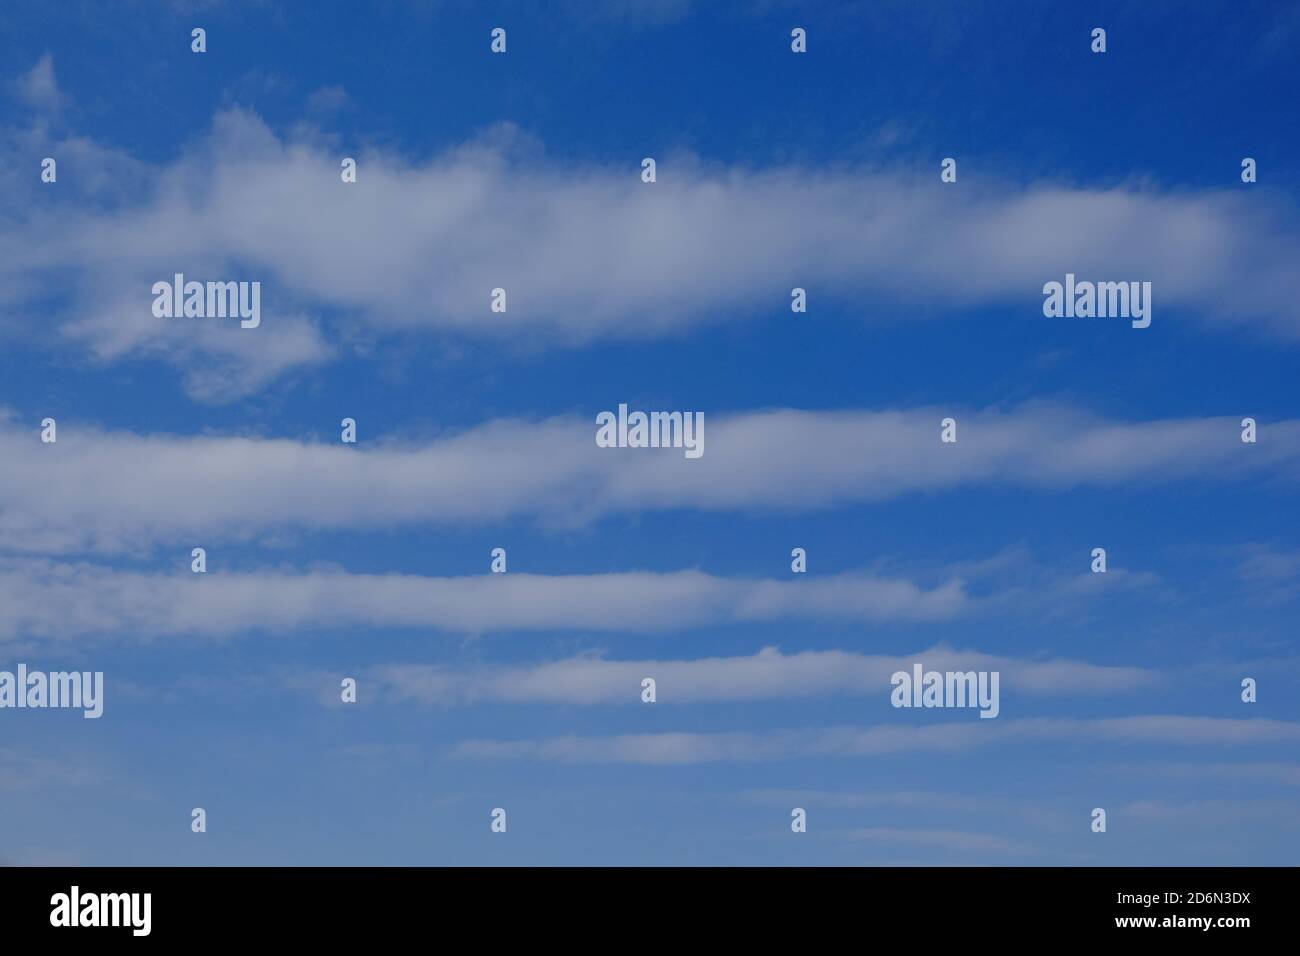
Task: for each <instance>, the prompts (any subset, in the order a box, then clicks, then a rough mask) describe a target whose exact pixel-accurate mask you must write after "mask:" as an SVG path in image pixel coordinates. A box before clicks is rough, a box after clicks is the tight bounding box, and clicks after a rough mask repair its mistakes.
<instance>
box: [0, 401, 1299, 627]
mask: <svg viewBox="0 0 1300 956" xmlns="http://www.w3.org/2000/svg"><path fill="white" fill-rule="evenodd" d="M946 414H953V415H956V416H957V418H958V420H959V428H960V433H959V441H958V443H957V444H955V445H952V444H941V443H940V442H939V420H940V418H941V417H942V416H944V415H946ZM37 421H39V419H38V420H37ZM37 421H33V422H30V423H24V424H22V425H20V424H19V423H18V422H17V421H16V420H14V419H13V418H12V416H11V417H10V418H9V419H8V420H4V419H3V418H0V440H2V441H3V444H4V447H5V449H6V461H5V467H4V469H3V470H0V547H7V548H11V549H14V548H19V549H29V550H40V551H63V550H72V549H78V548H94V549H114V548H124V547H133V546H143V545H151V544H155V543H157V542H159V541H166V542H168V543H169V545H170V546H172V547H176V546H177V542H181V543H184V546H185V548H186V549H188V548H189V547H192V546H194V545H198V544H203V545H205V546H206V545H207V544H210V543H211V542H213V541H216V540H221V539H229V538H237V537H247V536H250V535H257V534H262V533H266V532H270V531H276V530H285V529H289V530H292V529H306V530H320V529H333V528H350V529H358V528H364V529H375V528H385V527H395V526H400V525H410V524H418V523H428V522H457V523H473V522H484V521H495V520H500V519H505V518H509V517H512V516H536V517H539V518H542V519H544V520H546V521H548V522H577V521H586V520H591V519H594V518H596V517H599V516H602V515H608V514H618V513H629V512H634V513H635V512H646V511H659V510H665V509H679V508H686V509H702V510H717V511H776V512H782V513H786V512H800V511H809V510H817V509H825V508H832V507H837V506H842V505H851V504H855V503H861V502H873V501H882V500H887V499H891V498H895V497H898V496H900V495H904V494H909V493H915V492H925V491H940V490H950V489H955V488H960V487H967V486H980V485H993V486H1002V487H1005V486H1008V485H1009V486H1012V487H1020V488H1028V489H1057V490H1059V489H1069V488H1075V487H1081V486H1083V487H1087V486H1092V487H1103V488H1114V487H1116V486H1122V485H1124V484H1126V483H1130V482H1131V483H1142V484H1143V485H1144V486H1147V487H1150V486H1152V485H1156V486H1158V485H1161V484H1165V483H1169V482H1175V481H1234V480H1240V479H1250V478H1260V477H1264V478H1266V479H1267V480H1286V481H1294V478H1295V477H1296V475H1297V465H1298V464H1300V421H1294V420H1289V421H1284V422H1265V423H1263V424H1262V426H1261V428H1262V431H1261V436H1262V437H1261V440H1260V443H1259V444H1258V445H1243V444H1242V443H1241V441H1240V438H1239V428H1238V426H1237V422H1236V419H1235V418H1201V419H1167V420H1156V421H1147V422H1132V423H1129V422H1115V421H1107V420H1104V419H1098V418H1095V417H1092V416H1089V415H1086V414H1084V413H1081V412H1079V411H1077V410H1072V409H1068V408H1060V407H1052V406H1043V405H1028V406H1022V407H1020V408H1016V409H1012V410H1009V411H1002V410H996V409H988V410H984V411H968V412H963V411H961V410H958V409H951V408H931V409H913V410H906V411H880V412H873V411H829V412H804V411H793V410H774V411H761V412H749V413H741V414H732V415H719V416H716V417H715V416H706V426H707V427H706V429H705V437H706V441H705V454H704V457H702V458H699V459H694V460H688V459H685V458H684V457H683V456H682V454H681V452H680V450H674V449H609V448H598V447H596V445H595V425H594V414H593V416H592V417H590V418H579V417H569V418H553V419H547V420H545V421H541V422H526V421H521V420H515V419H500V420H495V421H491V422H488V423H486V424H484V425H481V426H478V427H476V428H473V429H470V430H468V431H465V432H462V433H460V434H456V435H452V436H449V437H445V438H441V439H438V440H435V441H431V442H424V443H414V442H402V441H399V440H396V439H393V440H383V439H378V440H371V441H367V442H366V443H364V444H362V445H358V446H355V447H351V446H344V445H342V444H341V443H329V444H326V443H316V442H301V441H293V440H289V439H258V438H241V437H219V436H202V437H188V436H187V437H180V436H172V435H138V434H132V433H127V432H103V431H99V430H97V429H94V428H87V427H81V426H79V425H78V423H76V422H75V421H69V420H64V421H61V422H60V424H59V440H58V443H57V444H42V443H41V442H40V441H39V437H38V432H39V428H38V427H37ZM189 542H193V544H190V543H189ZM763 599H764V598H763V595H762V594H756V595H755V596H754V598H753V600H754V601H755V603H756V604H757V605H759V606H761V604H762V602H763Z"/></svg>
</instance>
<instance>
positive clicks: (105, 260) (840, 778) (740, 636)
mask: <svg viewBox="0 0 1300 956" xmlns="http://www.w3.org/2000/svg"><path fill="white" fill-rule="evenodd" d="M322 6H324V7H325V9H323V10H319V11H313V12H312V13H311V14H310V15H307V14H306V13H305V12H304V10H305V8H303V7H299V6H296V5H291V4H274V3H210V4H207V3H193V4H181V3H176V4H167V3H159V2H137V3H131V4H125V5H117V6H115V8H114V9H113V10H112V11H111V12H110V11H109V10H108V9H107V7H106V6H103V5H99V4H92V3H66V4H59V5H57V6H56V8H55V9H53V10H51V9H50V8H49V5H45V4H37V3H25V2H17V3H13V4H10V5H9V6H8V8H7V9H6V12H5V14H4V19H3V29H0V52H2V53H3V54H4V55H3V62H4V63H5V64H7V66H6V71H7V72H6V75H5V76H3V77H0V94H2V95H3V97H4V99H3V103H4V106H3V113H0V187H2V188H0V223H2V224H3V229H2V230H0V270H3V273H4V275H3V281H2V282H0V409H2V410H3V417H0V438H3V442H2V444H0V447H3V448H4V450H5V454H4V459H3V464H2V465H0V670H3V669H6V668H9V669H12V666H16V665H17V663H19V662H25V663H26V664H27V665H28V666H29V667H30V668H34V669H35V668H39V669H44V670H60V669H66V668H74V667H75V668H78V669H85V670H100V671H103V672H104V674H105V683H106V702H105V713H104V716H103V718H101V719H100V720H97V721H91V720H83V719H82V718H81V716H80V714H78V713H76V712H70V711H53V710H46V711H16V710H4V711H0V811H2V812H0V860H4V861H5V862H9V863H17V864H23V863H59V862H67V863H86V864H118V863H121V864H153V863H157V864H180V865H214V864H215V865H221V864H236V863H267V864H277V863H307V864H350V863H354V864H364V863H375V864H408V865H409V864H439V863H455V864H510V863H514V864H556V863H558V864H587V863H601V864H637V863H648V864H773V863H816V864H1047V865H1054V864H1083V865H1092V864H1121V865H1126V864H1177V865H1190V864H1225V865H1226V864H1254V863H1260V864H1289V863H1292V862H1294V860H1295V859H1296V854H1297V849H1300V828H1298V827H1297V823H1298V821H1300V813H1298V811H1300V802H1298V801H1297V795H1298V788H1300V764H1297V754H1298V752H1300V705H1297V703H1296V687H1297V677H1300V666H1298V665H1300V659H1298V658H1297V653H1296V646H1295V623H1294V622H1295V617H1296V610H1297V601H1298V600H1300V535H1298V534H1297V531H1298V528H1297V520H1296V514H1297V510H1296V505H1297V491H1298V490H1300V489H1298V488H1297V481H1296V479H1297V477H1298V476H1300V413H1298V412H1297V410H1296V402H1295V396H1296V388H1295V382H1296V369H1297V364H1296V363H1297V355H1298V354H1300V352H1298V350H1300V321H1298V320H1297V318H1296V314H1295V308H1294V288H1293V286H1292V280H1293V277H1294V274H1295V267H1294V263H1295V262H1296V255H1297V253H1298V252H1300V228H1298V227H1297V217H1296V196H1295V191H1294V188H1293V186H1292V185H1291V184H1292V183H1293V182H1294V181H1295V177H1296V174H1297V172H1300V170H1297V159H1296V157H1297V155H1298V150H1297V146H1298V145H1300V143H1297V134H1296V124H1295V110H1294V105H1293V103H1292V102H1291V101H1290V98H1288V97H1287V96H1286V95H1285V91H1289V90H1291V89H1293V88H1294V87H1295V86H1296V82H1297V78H1298V77H1297V61H1296V44H1297V42H1300V5H1296V4H1280V3H1269V4H1252V3H1236V4H1230V5H1229V4H1223V5H1216V4H1208V3H1207V4H1201V5H1197V7H1196V10H1195V13H1194V14H1189V13H1188V12H1187V11H1186V10H1185V9H1184V8H1182V7H1181V6H1179V5H1175V4H1164V3H1148V4H1141V5H1138V4H1114V5H1108V4H1086V5H1085V4H1068V3H1067V4H1053V5H1046V4H1012V3H999V4H988V5H983V4H941V3H934V4H926V5H916V4H902V3H879V2H873V3H861V4H858V3H843V4H830V3H825V4H815V3H814V4H810V3H804V4H796V3H781V2H770V3H741V2H736V3H719V4H704V3H692V2H691V0H636V2H633V0H624V2H609V3H601V4H597V3H587V2H579V0H572V2H562V0H561V2H556V3H552V4H546V5H539V4H524V3H520V4H495V5H494V4H480V3H474V4H470V3H454V2H446V3H428V4H416V3H398V2H391V3H381V4H375V5H373V6H370V5H363V6H360V7H358V6H354V5H348V6H345V5H341V4H340V5H334V4H325V5H322ZM918 7H920V9H918ZM196 26H202V27H204V28H205V29H206V30H207V35H208V52H207V53H205V54H202V55H196V54H194V53H191V52H190V40H189V35H190V30H191V29H192V28H193V27H196ZM497 26H500V27H504V28H505V29H506V30H507V33H508V52H507V53H506V54H505V55H492V54H491V53H490V52H489V49H488V44H489V32H490V30H491V29H492V28H493V27H497ZM795 26H802V27H804V28H805V29H806V30H807V31H808V53H807V54H804V55H796V54H793V53H792V52H791V51H790V45H789V37H790V30H791V29H792V28H793V27H795ZM1096 26H1101V27H1104V28H1106V30H1107V45H1108V49H1107V52H1106V53H1105V54H1101V55H1098V54H1093V53H1091V52H1090V50H1089V43H1090V37H1089V35H1090V31H1091V30H1092V28H1093V27H1096ZM46 156H50V157H54V158H56V159H57V161H58V180H57V182H56V183H53V184H48V183H42V182H41V180H40V176H39V171H40V162H41V160H42V158H44V157H46ZM345 156H351V157H355V158H356V159H357V160H358V170H359V171H358V180H357V182H356V183H354V184H344V183H342V182H340V179H339V174H338V170H339V162H340V160H341V158H342V157H345ZM646 156H653V157H655V159H656V162H657V182H655V183H654V184H644V183H642V182H641V181H640V166H641V160H642V158H643V157H646ZM949 156H951V157H955V158H956V159H957V161H958V170H959V172H958V181H957V182H956V183H948V184H945V183H941V182H940V180H939V163H940V160H941V159H943V158H944V157H949ZM1247 156H1249V157H1252V158H1254V159H1256V161H1257V163H1258V169H1259V181H1258V182H1257V183H1254V184H1249V185H1247V184H1243V183H1242V182H1241V178H1240V164H1241V160H1242V158H1243V157H1247ZM175 272H184V273H186V274H187V276H189V277H192V278H202V279H232V280H233V279H238V280H258V281H260V282H261V283H262V290H263V315H262V324H261V326H260V327H259V328H257V329H255V330H241V329H240V328H239V327H238V325H237V324H232V323H228V322H224V321H223V320H205V319H158V318H155V317H154V316H153V315H152V314H151V312H150V305H151V302H152V296H151V295H149V288H150V285H151V284H152V282H153V281H155V280H158V279H165V278H170V276H171V275H172V274H173V273H175ZM1066 272H1075V273H1078V274H1079V275H1080V277H1081V278H1092V279H1095V280H1124V281H1127V280H1145V281H1151V282H1152V284H1153V303H1154V304H1153V320H1152V324H1151V326H1150V327H1149V328H1147V329H1141V330H1139V329H1133V328H1131V327H1130V326H1129V323H1128V321H1126V320H1115V319H1049V318H1045V317H1044V315H1043V312H1042V293H1041V289H1042V285H1043V283H1045V282H1048V281H1053V280H1057V281H1060V280H1061V279H1062V278H1063V276H1064V275H1065V273H1066ZM496 286H503V287H505V288H507V290H508V292H509V297H510V298H509V309H508V312H507V313H506V314H504V315H502V314H495V313H492V312H490V311H489V309H488V292H489V290H490V289H491V288H493V287H496ZM794 286H800V287H804V288H806V289H807V290H808V296H809V310H808V312H807V313H806V314H792V313H791V311H790V308H789V302H790V298H789V296H790V291H789V290H790V289H791V288H792V287H794ZM620 403H627V404H628V405H629V406H630V407H632V408H633V409H644V410H651V409H655V410H690V411H702V412H704V414H705V419H706V451H705V454H704V456H703V458H701V459H699V460H698V461H689V460H685V459H684V458H683V456H682V455H681V452H680V451H674V450H666V449H664V450H644V451H642V450H634V449H617V450H615V449H597V448H596V447H595V445H594V442H593V436H594V433H595V426H594V421H595V416H596V415H597V414H598V413H599V412H601V411H603V410H607V409H616V408H617V407H618V405H619V404H620ZM949 415H951V416H954V417H955V418H956V419H957V421H958V423H959V425H958V427H959V441H958V444H957V445H956V446H951V447H946V446H941V445H940V443H939V440H938V431H939V421H940V419H941V418H943V417H945V416H949ZM47 416H50V417H54V418H56V419H57V421H58V428H59V438H58V442H57V443H56V444H55V445H43V444H42V443H41V442H40V440H39V432H40V422H41V420H42V419H43V418H45V417H47ZM1245 416H1251V417H1254V418H1255V419H1256V420H1257V421H1258V422H1259V441H1258V442H1257V443H1256V444H1253V445H1250V444H1243V443H1242V442H1240V440H1239V433H1240V425H1239V422H1240V420H1241V419H1242V418H1243V417H1245ZM344 417H352V418H355V419H356V421H357V423H358V431H359V441H358V443H357V445H356V446H355V447H353V446H344V445H342V444H341V443H340V442H339V427H338V423H339V421H340V420H341V419H342V418H344ZM948 452H951V454H947V457H944V455H945V453H948ZM194 547H204V548H206V549H207V553H208V571H207V573H206V574H205V575H203V576H198V575H193V574H191V572H190V570H189V563H190V551H191V549H192V548H194ZM496 547H503V548H506V549H507V551H508V561H509V570H508V571H507V573H506V574H505V575H504V576H502V575H489V573H488V566H489V554H490V552H491V550H492V549H493V548H496ZM794 547H802V548H805V549H806V550H807V553H808V572H807V573H806V574H803V575H794V574H792V573H791V570H790V551H791V549H792V548H794ZM1096 547H1104V548H1106V550H1107V554H1108V562H1109V569H1108V571H1107V573H1106V574H1105V575H1094V574H1091V573H1090V571H1089V564H1090V553H1091V551H1092V549H1093V548H1096ZM489 592H491V593H489ZM913 661H921V662H923V663H925V662H928V664H929V665H930V666H934V667H939V668H940V669H953V668H955V667H957V665H960V667H961V669H966V668H968V667H975V666H978V667H979V669H993V670H998V671H999V672H1000V673H1001V674H1002V678H1003V685H1002V694H1001V713H1000V715H999V717H998V718H997V719H995V720H979V719H978V718H976V716H975V714H974V713H972V712H971V711H969V710H953V711H951V712H949V711H945V710H921V711H909V710H896V709H894V708H892V707H891V706H890V704H889V692H890V685H889V681H888V675H889V673H890V672H891V671H892V670H894V669H895V666H904V667H906V666H908V665H910V663H911V662H913ZM946 661H952V662H954V663H953V665H952V667H948V666H946V665H945V666H940V665H941V664H943V662H946ZM345 675H347V676H353V677H355V678H357V680H358V682H359V701H358V703H357V704H355V705H344V704H341V703H339V702H338V691H337V688H338V682H339V680H340V678H341V677H342V676H345ZM641 676H656V679H657V680H658V682H659V686H658V691H659V699H658V701H657V702H656V703H654V704H643V703H642V702H641V700H640V686H639V683H640V677H641ZM1247 676H1249V677H1253V678H1255V679H1256V680H1257V681H1258V685H1259V700H1258V702H1257V703H1253V704H1245V703H1243V702H1242V701H1241V699H1240V682H1241V680H1242V678H1243V677H1247ZM193 807H203V808H205V809H206V810H207V813H208V820H209V824H208V832H207V833H204V834H201V835H200V834H194V833H191V832H190V827H189V821H190V810H191V808H193ZM494 807H504V808H505V809H506V810H507V812H508V818H509V829H508V832H507V833H506V834H504V835H501V834H493V833H491V832H490V830H489V814H490V811H491V810H492V808H494ZM793 807H803V808H805V809H806V810H807V811H808V832H807V833H804V834H794V833H792V832H791V830H790V825H789V821H790V810H791V808H793ZM1094 807H1104V808H1106V810H1107V814H1108V830H1107V832H1106V833H1105V834H1095V833H1092V832H1090V829H1089V823H1090V816H1089V814H1090V811H1091V810H1092V809H1093V808H1094Z"/></svg>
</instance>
